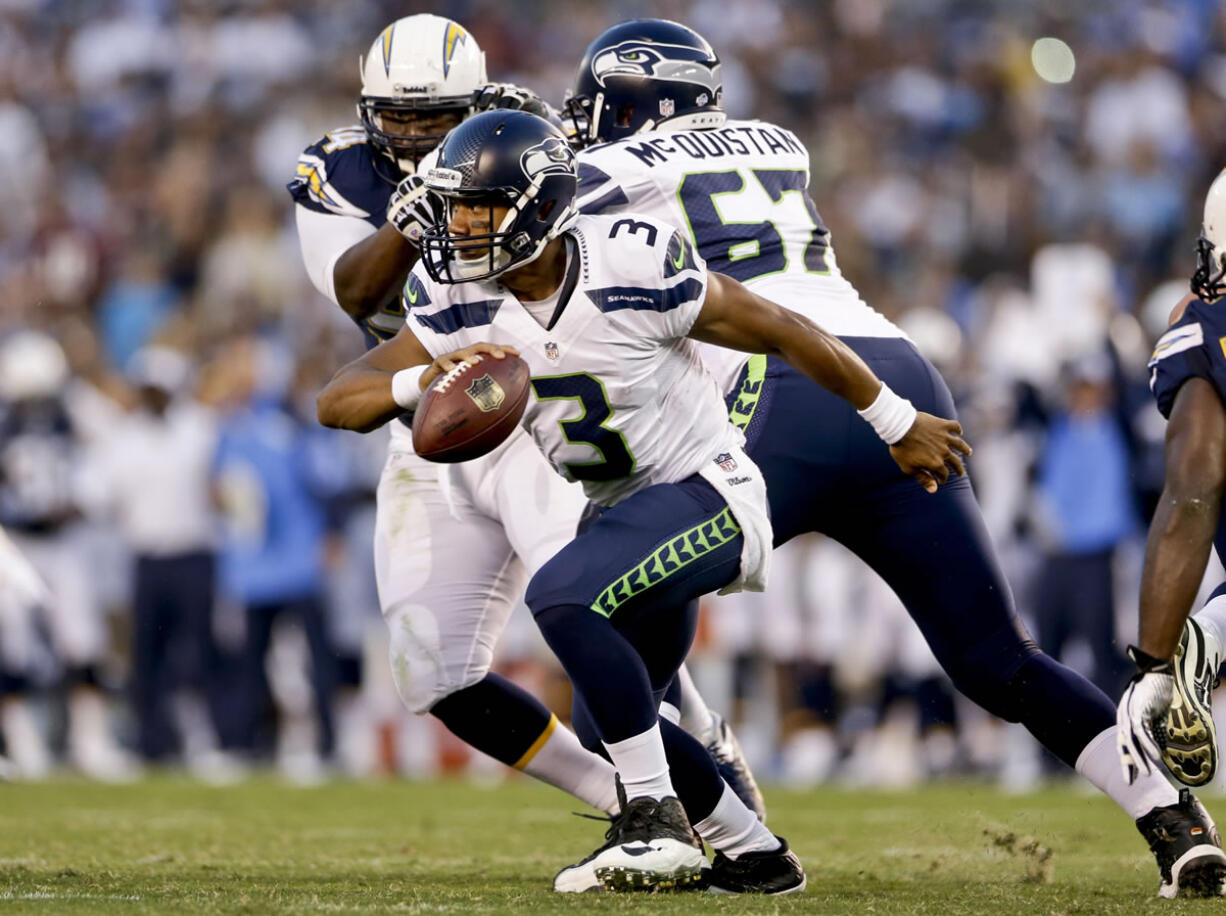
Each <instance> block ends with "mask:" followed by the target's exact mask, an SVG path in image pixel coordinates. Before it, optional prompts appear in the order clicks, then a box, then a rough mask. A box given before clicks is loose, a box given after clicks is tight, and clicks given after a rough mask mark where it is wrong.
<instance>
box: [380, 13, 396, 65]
mask: <svg viewBox="0 0 1226 916" xmlns="http://www.w3.org/2000/svg"><path fill="white" fill-rule="evenodd" d="M395 33H396V24H395V23H392V24H391V25H389V26H388V27H387V28H386V29H384V30H383V34H382V35H380V36H379V42H380V44H381V45H382V46H383V73H384V74H385V75H386V76H391V75H392V36H393V35H394V34H395Z"/></svg>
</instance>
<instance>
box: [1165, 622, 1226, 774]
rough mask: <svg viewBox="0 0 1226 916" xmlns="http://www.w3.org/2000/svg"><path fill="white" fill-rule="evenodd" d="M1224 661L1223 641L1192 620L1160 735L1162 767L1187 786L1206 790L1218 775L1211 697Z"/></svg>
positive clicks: (1178, 655) (1179, 653)
mask: <svg viewBox="0 0 1226 916" xmlns="http://www.w3.org/2000/svg"><path fill="white" fill-rule="evenodd" d="M1221 660H1222V647H1221V646H1219V645H1218V643H1217V640H1215V639H1214V638H1213V637H1212V636H1210V635H1209V634H1208V633H1207V632H1206V631H1205V629H1204V627H1202V626H1201V625H1200V624H1199V623H1197V622H1196V618H1195V617H1189V618H1188V620H1187V623H1185V624H1184V626H1183V635H1182V636H1181V637H1180V640H1179V646H1178V648H1176V649H1175V657H1174V659H1173V660H1172V661H1173V665H1174V668H1175V690H1174V693H1173V694H1172V696H1171V706H1170V709H1169V710H1168V711H1167V714H1166V727H1165V728H1164V730H1163V732H1162V735H1161V736H1160V740H1161V741H1162V744H1163V748H1162V762H1163V764H1165V766H1166V768H1167V769H1168V770H1170V771H1171V775H1172V776H1174V777H1175V778H1176V779H1178V780H1179V781H1180V782H1182V783H1183V784H1184V785H1189V786H1203V785H1205V784H1206V783H1208V782H1210V781H1211V780H1212V779H1213V777H1214V775H1215V774H1216V773H1217V763H1218V752H1217V727H1216V726H1215V725H1214V722H1213V709H1212V707H1211V700H1210V698H1211V695H1212V693H1213V688H1214V686H1215V685H1216V683H1217V673H1218V667H1219V665H1220V664H1221Z"/></svg>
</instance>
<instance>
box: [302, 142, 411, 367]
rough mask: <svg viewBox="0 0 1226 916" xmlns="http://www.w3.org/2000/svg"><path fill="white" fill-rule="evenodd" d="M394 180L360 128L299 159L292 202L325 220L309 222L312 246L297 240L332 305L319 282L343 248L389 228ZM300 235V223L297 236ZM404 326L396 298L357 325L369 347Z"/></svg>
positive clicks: (321, 144) (317, 146) (313, 277)
mask: <svg viewBox="0 0 1226 916" xmlns="http://www.w3.org/2000/svg"><path fill="white" fill-rule="evenodd" d="M396 180H397V179H395V178H394V177H393V175H392V170H391V166H390V164H389V163H387V162H385V161H383V160H382V159H381V157H380V156H379V155H378V153H376V152H375V150H374V148H373V147H372V146H371V145H370V141H369V138H368V137H367V135H366V131H365V130H364V129H363V128H362V127H361V126H360V125H354V126H352V127H342V128H339V129H337V130H334V131H331V132H330V133H328V134H326V135H325V136H324V138H323V139H322V140H320V141H319V142H318V143H314V144H312V145H311V146H308V147H307V148H306V150H304V151H303V153H302V155H301V156H299V157H298V165H297V169H296V171H295V174H294V178H293V180H292V181H290V182H289V184H288V185H286V187H287V188H288V190H289V193H290V196H291V197H292V198H293V199H294V202H295V203H296V204H298V205H300V206H301V207H303V208H305V209H306V210H309V211H311V212H312V213H316V214H320V215H322V216H323V217H325V218H326V219H325V220H323V221H319V220H318V219H317V220H315V221H313V223H312V227H311V229H310V231H311V233H312V237H313V241H312V243H311V244H309V245H308V244H305V241H304V239H302V238H300V242H303V258H304V260H305V261H306V268H307V274H308V275H309V276H310V277H311V282H312V283H314V284H315V285H316V286H317V287H319V288H320V289H321V292H323V293H324V294H325V295H328V296H329V297H330V298H333V300H334V301H335V297H334V296H333V295H332V293H331V292H330V290H329V289H327V288H323V287H321V277H323V276H324V275H327V276H330V275H331V271H332V269H333V265H334V264H335V259H336V258H337V257H338V256H339V255H340V254H342V253H343V252H344V251H345V250H346V249H347V248H349V247H350V246H351V245H353V244H354V243H355V242H356V241H357V240H358V239H359V238H361V237H362V236H363V235H369V234H373V233H374V232H376V231H378V229H379V228H380V227H381V226H382V225H383V224H384V223H385V222H387V216H386V213H387V202H388V199H389V198H390V197H391V196H392V192H393V191H394V190H395V188H396ZM355 223H356V226H357V227H358V228H357V229H356V231H355V227H354V224H355ZM304 231H306V228H305V227H304V226H303V225H302V223H301V221H300V222H299V234H300V236H301V235H302V233H303V232H304ZM316 233H322V235H315V234H316ZM402 324H404V312H403V310H402V309H401V308H400V297H399V296H394V297H392V298H391V299H390V301H389V302H388V304H387V305H386V306H385V307H384V308H382V309H380V310H379V311H377V312H375V314H373V315H371V316H370V317H369V318H366V319H364V320H362V321H359V322H358V326H359V327H360V328H361V329H362V333H363V335H364V336H365V337H366V344H367V346H368V347H373V346H375V345H376V344H378V343H379V342H380V341H383V340H387V339H388V338H390V337H393V336H395V334H396V332H397V331H398V330H400V326H401V325H402Z"/></svg>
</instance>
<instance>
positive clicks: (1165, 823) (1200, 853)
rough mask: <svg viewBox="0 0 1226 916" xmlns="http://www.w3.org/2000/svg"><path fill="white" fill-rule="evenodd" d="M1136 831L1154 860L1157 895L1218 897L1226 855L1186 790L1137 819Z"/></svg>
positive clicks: (1206, 817)
mask: <svg viewBox="0 0 1226 916" xmlns="http://www.w3.org/2000/svg"><path fill="white" fill-rule="evenodd" d="M1137 829H1138V830H1139V831H1141V836H1143V837H1145V841H1146V842H1147V843H1149V848H1150V851H1152V852H1153V854H1154V858H1156V859H1157V860H1158V871H1159V872H1160V873H1161V877H1162V881H1161V883H1160V884H1159V886H1158V896H1159V897H1165V898H1167V899H1172V898H1174V897H1220V896H1222V894H1223V881H1226V853H1224V852H1222V841H1221V840H1220V839H1219V838H1218V833H1217V827H1215V826H1214V824H1213V818H1211V817H1210V816H1209V812H1208V811H1206V810H1205V806H1204V805H1202V804H1201V803H1200V802H1199V801H1198V800H1197V799H1196V797H1195V796H1193V795H1192V793H1191V792H1190V791H1189V790H1187V789H1182V790H1180V792H1179V802H1178V804H1174V805H1167V806H1166V807H1164V808H1155V809H1154V810H1153V811H1150V812H1149V814H1147V815H1145V816H1144V817H1142V818H1138V819H1137Z"/></svg>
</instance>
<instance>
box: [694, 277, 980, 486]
mask: <svg viewBox="0 0 1226 916" xmlns="http://www.w3.org/2000/svg"><path fill="white" fill-rule="evenodd" d="M690 337H693V338H694V339H696V340H702V341H705V342H707V343H713V344H717V345H719V346H723V347H729V348H731V349H733V350H742V351H744V352H746V353H764V354H766V355H768V356H777V357H779V358H780V359H783V360H785V361H786V362H787V363H789V364H790V365H792V366H794V367H796V368H797V369H799V370H800V371H801V372H803V373H805V375H807V376H809V377H810V378H811V379H813V380H814V381H815V382H817V384H819V385H821V386H822V387H823V388H825V389H826V390H827V391H830V392H831V393H833V394H836V395H838V396H839V397H841V398H843V399H844V400H846V401H848V402H850V403H851V404H852V406H853V407H855V408H856V409H857V410H863V409H864V408H866V407H868V406H869V405H871V404H872V403H873V401H874V400H876V398H877V395H878V394H879V393H880V392H881V387H882V382H881V379H879V378H877V376H876V374H875V373H874V372H873V370H872V369H870V368H869V367H868V366H867V365H866V364H865V362H864V360H862V359H860V357H859V355H857V354H856V352H855V351H854V350H852V349H851V348H850V347H848V346H847V345H846V344H845V343H843V342H842V341H841V340H839V339H838V338H837V337H835V336H834V335H832V334H829V333H827V332H826V331H824V330H822V328H820V327H819V326H818V325H816V324H814V323H813V322H812V321H810V320H809V319H807V318H805V317H804V316H802V315H798V314H796V313H795V312H793V311H790V310H789V309H785V308H783V307H782V306H780V305H777V304H776V303H774V302H771V301H770V300H768V299H763V298H762V297H761V296H757V295H755V294H754V293H752V292H750V291H749V290H748V289H747V288H746V287H744V286H743V285H741V284H740V283H738V282H737V281H736V280H734V279H732V278H731V277H726V276H724V275H723V274H718V273H710V274H708V284H707V298H706V300H705V301H704V303H703V306H702V311H701V313H699V316H698V320H697V321H695V323H694V327H693V328H692V329H691V330H690ZM961 433H962V427H961V426H959V425H958V423H957V422H955V421H953V420H943V419H941V418H939V417H934V416H932V415H931V414H926V413H922V412H921V413H919V414H918V415H917V417H916V419H915V423H914V424H913V425H912V427H911V429H910V430H909V431H908V432H907V434H906V435H905V436H903V438H902V439H901V440H900V441H899V442H897V443H895V444H894V445H892V446H890V454H891V455H892V456H893V457H894V460H895V461H896V462H897V463H898V465H899V467H901V468H902V469H903V471H905V472H906V473H907V474H909V475H911V476H912V477H914V478H915V479H916V480H917V481H919V483H920V484H921V485H922V486H923V487H924V489H926V490H928V492H930V493H933V492H936V489H937V485H938V484H941V483H945V482H946V481H947V480H948V479H949V473H950V468H952V469H953V471H954V473H955V474H957V475H959V476H960V475H961V474H963V473H964V469H963V466H962V460H961V458H960V457H959V455H958V453H959V452H961V453H962V454H963V455H969V454H970V453H971V449H970V446H969V445H967V444H966V443H965V442H964V441H962V439H961V438H960V435H961Z"/></svg>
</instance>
